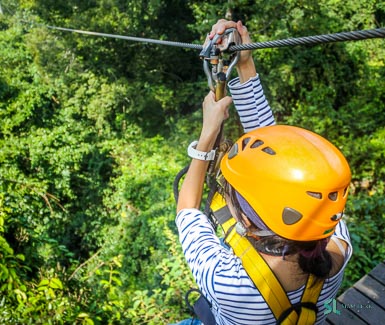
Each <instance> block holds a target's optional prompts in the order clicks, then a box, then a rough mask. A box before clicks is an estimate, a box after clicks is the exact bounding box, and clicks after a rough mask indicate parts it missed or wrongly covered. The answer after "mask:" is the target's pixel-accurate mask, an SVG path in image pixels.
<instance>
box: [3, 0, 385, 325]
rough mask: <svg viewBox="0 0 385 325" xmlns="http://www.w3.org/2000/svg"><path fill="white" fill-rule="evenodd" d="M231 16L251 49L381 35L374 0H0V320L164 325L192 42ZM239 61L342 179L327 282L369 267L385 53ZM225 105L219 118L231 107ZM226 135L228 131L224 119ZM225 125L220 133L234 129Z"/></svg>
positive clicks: (369, 48)
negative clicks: (332, 155)
mask: <svg viewBox="0 0 385 325" xmlns="http://www.w3.org/2000/svg"><path fill="white" fill-rule="evenodd" d="M227 12H230V13H232V15H233V18H234V19H242V20H243V21H244V22H245V24H246V25H247V26H248V28H249V31H250V32H251V34H252V35H253V40H254V41H265V40H275V39H281V38H288V37H299V36H308V35H317V34H324V33H333V32H340V31H350V30H360V29H371V28H376V27H383V26H384V20H385V5H384V3H383V2H382V3H381V2H380V1H375V0H363V1H359V2H357V1H353V0H348V1H343V2H339V1H331V0H320V1H310V0H305V1H299V0H290V1H285V2H282V1H269V2H266V1H261V0H258V1H248V0H233V1H210V3H207V2H201V1H194V0H189V1H175V0H172V1H160V0H158V1H156V0H155V1H153V0H152V1H148V0H147V1H139V0H132V1H123V0H88V1H77V0H68V1H54V0H44V1H43V0H5V1H4V0H3V1H0V58H1V59H0V62H1V64H0V323H1V324H37V323H43V324H64V323H72V324H74V323H78V324H167V323H168V322H175V321H177V320H180V319H182V318H183V317H184V316H187V315H188V313H187V311H186V308H185V305H184V302H183V296H184V293H185V292H186V291H187V289H188V288H190V287H192V286H194V284H193V281H192V279H191V276H190V272H189V270H188V269H187V267H186V264H185V261H184V258H183V256H182V254H181V249H180V246H179V243H178V239H177V235H176V229H175V226H174V211H175V203H174V200H173V194H172V182H173V179H174V176H175V175H176V173H177V172H178V171H179V170H180V169H181V168H182V167H183V166H184V165H185V164H186V163H187V162H188V159H187V157H186V155H185V148H186V146H187V145H188V143H190V142H191V141H192V140H194V139H195V138H196V137H197V136H198V132H199V125H200V118H201V115H200V106H201V101H202V99H203V97H204V95H205V94H206V93H207V85H206V80H205V76H204V73H203V70H202V65H201V64H202V63H201V62H200V60H199V58H198V54H197V53H195V52H194V51H192V50H186V49H181V48H172V47H166V46H160V45H148V44H140V43H133V42H127V41H122V40H117V39H106V38H100V37H92V36H85V35H79V34H74V33H65V32H57V31H53V30H50V29H47V28H46V27H44V26H47V25H54V26H61V27H68V28H78V29H85V30H93V31H99V32H104V33H114V34H121V35H131V36H139V37H147V38H155V39H167V40H173V41H181V42H188V43H190V42H197V43H199V44H201V43H202V42H203V39H204V35H205V34H206V33H207V32H208V31H209V30H210V28H211V27H210V26H211V25H212V24H213V23H214V22H215V21H216V20H217V19H218V18H222V17H224V16H225V14H226V13H227ZM384 45H385V44H384V40H366V41H359V42H345V43H335V44H323V45H318V46H312V47H308V46H303V47H293V48H281V49H267V50H260V51H256V52H255V58H256V62H257V66H258V70H259V72H260V74H261V76H262V79H263V83H264V84H265V89H266V93H267V95H268V97H269V101H270V104H271V106H272V108H273V110H274V112H275V114H276V116H277V119H278V121H279V122H280V123H289V124H294V125H300V126H303V127H306V128H309V129H312V130H314V131H316V132H318V133H320V134H322V135H324V136H326V137H327V138H328V139H330V140H331V141H333V142H334V143H336V144H337V145H338V146H339V147H340V148H341V150H342V151H343V152H344V153H345V155H346V156H347V158H348V160H349V162H350V164H351V168H352V172H353V181H352V185H351V189H350V191H351V196H350V199H349V202H348V207H347V211H346V215H347V218H346V220H347V222H348V224H349V227H350V229H351V237H352V241H353V245H354V249H355V251H354V256H353V259H352V261H351V263H350V265H349V267H348V269H347V272H346V279H345V282H344V287H346V286H349V285H350V284H352V282H354V281H356V280H357V279H358V278H360V277H361V276H362V275H363V274H365V273H366V272H368V271H369V270H370V269H371V268H372V267H373V266H375V265H376V264H377V263H378V262H379V261H381V260H383V259H384V256H385V248H384V245H383V229H384V228H385V198H384V184H385V183H384V180H385V165H384V159H385V104H384V102H385V65H384V57H385V46H384ZM233 113H234V112H233ZM227 125H228V126H227V127H226V132H227V135H228V136H229V137H230V138H236V137H237V135H238V134H239V132H240V129H239V125H238V124H237V121H236V117H235V116H234V114H233V117H232V119H231V120H230V121H229V122H228V123H227ZM234 125H235V127H234Z"/></svg>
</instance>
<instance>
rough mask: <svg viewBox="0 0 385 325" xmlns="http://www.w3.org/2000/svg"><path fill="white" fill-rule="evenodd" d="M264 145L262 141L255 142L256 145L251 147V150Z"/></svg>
mask: <svg viewBox="0 0 385 325" xmlns="http://www.w3.org/2000/svg"><path fill="white" fill-rule="evenodd" d="M263 144H264V142H263V141H262V140H255V141H254V143H253V144H252V145H251V146H250V148H253V149H255V148H258V147H260V146H262V145H263Z"/></svg>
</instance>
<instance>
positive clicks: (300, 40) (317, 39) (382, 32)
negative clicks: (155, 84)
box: [45, 26, 385, 52]
mask: <svg viewBox="0 0 385 325" xmlns="http://www.w3.org/2000/svg"><path fill="white" fill-rule="evenodd" d="M45 27H47V28H49V29H54V30H60V31H65V32H73V33H79V34H85V35H93V36H101V37H108V38H117V39H123V40H127V41H134V42H143V43H153V44H159V45H166V46H175V47H183V48H190V49H195V50H200V51H201V50H202V49H203V46H202V45H200V44H191V43H183V42H172V41H164V40H156V39H151V38H142V37H133V36H124V35H116V34H106V33H98V32H91V31H85V30H80V29H72V28H64V27H56V26H45ZM373 38H385V28H377V29H368V30H361V31H352V32H342V33H334V34H324V35H316V36H305V37H297V38H287V39H282V40H276V41H266V42H257V43H250V44H240V45H232V46H229V49H228V51H229V52H234V51H243V50H256V49H266V48H275V47H286V46H297V45H315V44H321V43H332V42H345V41H358V40H364V39H373Z"/></svg>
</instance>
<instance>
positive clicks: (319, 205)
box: [221, 125, 351, 241]
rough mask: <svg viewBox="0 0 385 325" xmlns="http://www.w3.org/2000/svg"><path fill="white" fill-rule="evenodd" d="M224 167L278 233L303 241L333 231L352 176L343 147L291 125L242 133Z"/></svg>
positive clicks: (251, 203) (235, 183)
mask: <svg viewBox="0 0 385 325" xmlns="http://www.w3.org/2000/svg"><path fill="white" fill-rule="evenodd" d="M221 171H222V174H223V176H224V177H225V179H226V180H227V181H228V182H229V183H230V184H231V185H232V186H233V187H234V188H235V189H236V190H237V191H238V192H239V193H240V194H241V195H242V196H243V197H244V198H245V199H246V201H247V202H248V203H249V204H250V205H251V206H252V207H253V209H254V210H255V211H256V213H257V214H258V215H259V216H260V218H261V219H262V220H263V222H264V223H265V224H266V225H267V226H268V227H269V228H270V229H271V230H272V231H273V232H275V233H276V234H277V235H279V236H281V237H284V238H287V239H290V240H298V241H311V240H319V239H322V238H326V237H329V236H330V235H332V233H333V231H334V229H335V227H336V225H337V224H338V222H339V220H340V218H341V216H342V212H343V210H344V208H345V204H346V200H347V193H348V187H349V183H350V180H351V172H350V168H349V164H348V162H347V161H346V159H345V157H344V156H343V154H342V153H341V152H340V150H338V149H337V148H336V147H335V146H334V145H333V144H331V143H330V142H329V141H328V140H326V139H325V138H323V137H321V136H319V135H317V134H316V133H313V132H311V131H308V130H305V129H302V128H299V127H294V126H288V125H273V126H267V127H262V128H259V129H256V130H254V131H251V132H249V133H246V134H245V135H243V136H242V137H241V138H240V139H238V141H236V142H235V143H234V145H233V147H232V148H231V149H230V151H229V152H228V153H227V154H226V155H225V156H224V157H223V159H222V161H221Z"/></svg>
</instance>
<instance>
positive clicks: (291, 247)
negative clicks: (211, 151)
mask: <svg viewBox="0 0 385 325" xmlns="http://www.w3.org/2000/svg"><path fill="white" fill-rule="evenodd" d="M219 182H220V183H219V185H220V189H221V190H220V192H221V194H222V195H224V194H227V195H228V196H229V198H230V203H231V204H232V206H233V207H234V209H235V211H236V214H237V215H236V216H235V217H236V218H237V219H238V220H242V218H241V213H242V212H243V211H242V208H241V205H240V203H239V201H238V199H237V197H236V190H235V189H234V188H233V187H232V186H231V185H230V184H229V182H227V180H226V179H225V178H224V177H221V179H220V181H219ZM245 215H246V214H245ZM246 216H247V215H246ZM249 221H250V222H251V223H252V224H253V225H254V226H255V227H256V225H255V224H254V223H253V222H252V220H250V219H249ZM256 228H257V227H256ZM257 229H258V228H257ZM249 239H250V241H251V242H252V244H253V245H254V247H255V248H256V249H257V250H258V251H259V252H261V253H265V254H269V255H275V256H282V257H283V258H285V256H286V255H292V254H297V253H298V265H299V267H300V268H301V270H302V271H303V272H304V273H311V274H314V275H315V276H316V277H317V278H319V279H325V278H327V277H328V275H329V274H330V271H331V269H332V257H331V255H330V254H329V252H328V251H327V250H326V245H327V239H321V240H315V241H306V242H305V241H294V240H289V239H285V238H283V237H281V236H278V235H276V234H274V235H269V236H263V237H259V239H258V240H256V239H254V238H249Z"/></svg>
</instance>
